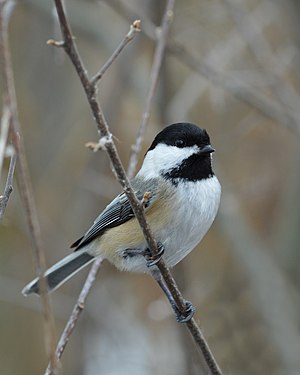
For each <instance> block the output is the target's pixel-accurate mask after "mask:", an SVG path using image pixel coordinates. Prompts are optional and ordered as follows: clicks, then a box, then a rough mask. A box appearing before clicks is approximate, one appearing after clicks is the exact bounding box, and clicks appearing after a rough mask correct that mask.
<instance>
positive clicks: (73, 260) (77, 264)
mask: <svg viewBox="0 0 300 375" xmlns="http://www.w3.org/2000/svg"><path fill="white" fill-rule="evenodd" d="M94 259H95V258H94V257H93V256H92V255H89V254H88V253H87V252H86V251H85V250H84V249H82V250H79V251H76V252H74V253H72V254H70V255H68V256H66V257H65V258H63V259H62V260H61V261H59V262H57V263H56V264H54V266H52V267H51V268H49V269H48V270H47V271H46V272H45V277H46V281H47V285H48V292H52V291H53V290H55V289H57V288H58V287H59V286H61V285H62V284H63V283H64V282H66V281H67V280H68V279H69V278H70V277H72V276H73V275H74V274H75V273H76V272H78V271H79V270H81V269H82V268H83V267H85V266H86V265H88V264H89V263H90V262H92V261H93V260H94ZM38 281H39V279H38V278H36V279H34V280H32V281H31V282H30V283H29V284H27V285H26V286H25V288H24V289H23V290H22V293H23V294H24V296H28V295H29V294H31V293H36V294H39V282H38Z"/></svg>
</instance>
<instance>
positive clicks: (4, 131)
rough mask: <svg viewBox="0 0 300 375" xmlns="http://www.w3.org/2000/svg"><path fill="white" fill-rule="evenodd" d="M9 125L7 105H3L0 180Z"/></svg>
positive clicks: (0, 136) (0, 128) (0, 131)
mask: <svg viewBox="0 0 300 375" xmlns="http://www.w3.org/2000/svg"><path fill="white" fill-rule="evenodd" d="M9 126H10V110H9V108H8V106H7V105H5V104H4V105H3V111H2V117H1V126H0V181H1V172H2V166H3V161H4V157H5V150H6V146H7V139H8V133H9Z"/></svg>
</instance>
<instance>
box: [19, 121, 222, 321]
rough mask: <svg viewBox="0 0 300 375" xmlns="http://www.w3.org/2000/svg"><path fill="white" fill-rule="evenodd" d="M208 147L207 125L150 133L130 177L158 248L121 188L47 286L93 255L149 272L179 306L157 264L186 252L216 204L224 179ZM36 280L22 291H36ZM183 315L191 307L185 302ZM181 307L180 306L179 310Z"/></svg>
mask: <svg viewBox="0 0 300 375" xmlns="http://www.w3.org/2000/svg"><path fill="white" fill-rule="evenodd" d="M214 151H215V149H214V148H213V147H212V145H211V142H210V138H209V135H208V133H207V131H206V130H205V129H202V128H200V127H199V126H197V125H195V124H192V123H189V122H178V123H174V124H171V125H169V126H167V127H165V128H164V129H163V130H161V131H160V132H159V133H158V134H157V135H156V137H155V138H154V140H153V142H152V144H151V145H150V147H149V149H148V151H147V152H146V154H145V157H144V160H143V163H142V166H141V168H140V170H139V171H138V173H137V174H136V176H135V177H134V178H133V179H132V180H131V186H132V188H133V190H134V192H135V194H136V196H137V198H138V199H140V200H141V201H142V200H143V199H144V198H145V197H146V199H144V209H145V216H146V219H147V222H148V224H149V226H150V228H151V231H152V233H153V236H154V238H155V240H156V241H157V244H158V249H159V252H158V254H156V255H155V256H151V253H150V251H149V248H148V245H147V242H146V240H145V238H144V236H143V233H142V230H141V228H140V226H139V223H138V220H137V219H136V217H135V215H134V212H133V210H132V208H131V205H130V202H129V200H128V198H127V196H126V194H125V193H124V192H122V193H121V194H119V195H118V196H117V197H116V198H115V199H113V200H112V201H111V203H109V204H108V205H107V207H106V208H105V209H104V210H103V211H102V212H101V213H100V215H99V216H98V217H97V218H96V220H95V221H94V222H93V224H92V225H91V227H90V228H89V229H88V231H87V232H86V233H85V234H84V236H82V237H81V238H79V239H78V240H77V241H76V242H74V243H73V244H72V245H71V248H73V249H74V252H73V253H71V254H70V255H68V256H66V257H65V258H63V259H62V260H60V261H59V262H57V263H56V264H55V265H53V266H52V267H51V268H49V269H48V270H47V271H46V272H45V273H44V277H45V279H46V282H47V288H48V292H52V291H54V290H55V289H57V288H58V287H59V286H61V285H62V284H63V283H64V282H65V281H67V280H68V279H69V278H71V277H72V276H73V275H74V274H75V273H77V272H78V271H79V270H81V269H82V268H83V267H85V266H87V265H88V264H89V263H91V262H93V261H94V260H95V259H96V258H97V257H101V258H103V259H106V260H108V261H109V262H110V263H112V264H113V265H114V266H115V267H116V268H118V269H119V270H121V271H131V272H144V273H150V274H152V275H153V276H154V277H155V279H156V280H157V281H159V285H160V286H161V287H162V289H163V291H164V292H165V293H166V295H167V297H168V299H169V300H170V302H171V303H172V306H173V307H174V310H175V311H176V304H175V301H174V300H173V299H172V296H171V295H170V293H169V292H168V289H167V288H166V287H165V285H164V284H163V282H162V278H161V277H160V275H159V272H158V269H157V263H158V261H159V260H160V259H161V258H162V259H163V260H164V262H165V264H166V265H167V266H168V267H173V266H175V265H176V264H177V263H179V262H180V261H181V260H182V259H183V258H185V257H186V256H187V255H188V254H189V253H190V252H191V251H192V250H193V249H194V248H195V247H196V245H197V244H198V243H199V242H200V241H201V240H202V238H203V237H204V235H205V234H206V233H207V231H208V230H209V228H210V227H211V225H212V223H213V221H214V219H215V217H216V214H217V211H218V208H219V204H220V197H221V185H220V183H219V181H218V178H217V176H216V175H215V173H214V172H213V169H212V153H213V152H214ZM39 292H40V289H39V278H35V279H34V280H33V281H31V282H30V283H29V284H27V285H26V286H25V287H24V289H23V291H22V293H23V294H24V295H25V296H27V295H29V294H32V293H35V294H39ZM186 306H187V312H189V314H185V316H180V314H179V312H178V311H176V313H177V318H178V319H177V320H178V321H186V319H189V318H190V316H192V315H193V313H194V308H193V306H192V305H191V304H190V303H189V302H188V301H187V302H186ZM177 310H178V309H177Z"/></svg>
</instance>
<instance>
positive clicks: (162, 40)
mask: <svg viewBox="0 0 300 375" xmlns="http://www.w3.org/2000/svg"><path fill="white" fill-rule="evenodd" d="M174 3H175V1H174V0H168V2H167V5H166V9H165V11H164V15H163V18H162V23H161V27H160V32H159V36H158V40H157V44H156V48H155V53H154V59H153V64H152V69H151V73H150V87H149V90H148V95H147V99H146V104H145V108H144V112H143V116H142V121H141V124H140V127H139V130H138V133H137V137H136V140H135V144H134V145H133V146H132V152H131V155H130V158H129V163H128V169H127V175H128V177H129V178H132V177H133V176H134V174H135V170H136V166H137V163H138V155H139V153H140V151H141V147H142V143H143V139H144V135H145V132H146V128H147V125H148V122H149V117H150V110H151V107H152V102H153V98H154V94H155V91H156V87H157V83H158V77H159V73H160V69H161V65H162V61H163V58H164V55H165V48H166V44H167V37H168V34H169V30H170V26H171V23H172V19H173V9H174Z"/></svg>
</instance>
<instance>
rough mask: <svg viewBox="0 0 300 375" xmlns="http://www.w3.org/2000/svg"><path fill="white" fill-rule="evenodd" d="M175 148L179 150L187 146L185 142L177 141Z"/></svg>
mask: <svg viewBox="0 0 300 375" xmlns="http://www.w3.org/2000/svg"><path fill="white" fill-rule="evenodd" d="M175 146H176V147H179V148H183V147H184V146H185V142H184V141H183V140H182V139H177V140H176V141H175Z"/></svg>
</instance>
